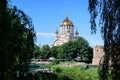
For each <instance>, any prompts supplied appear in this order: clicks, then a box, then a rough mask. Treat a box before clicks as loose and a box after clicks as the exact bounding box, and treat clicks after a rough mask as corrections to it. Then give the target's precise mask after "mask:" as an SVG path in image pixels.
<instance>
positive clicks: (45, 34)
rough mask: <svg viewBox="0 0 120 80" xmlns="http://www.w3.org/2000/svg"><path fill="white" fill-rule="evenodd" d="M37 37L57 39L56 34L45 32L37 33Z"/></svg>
mask: <svg viewBox="0 0 120 80" xmlns="http://www.w3.org/2000/svg"><path fill="white" fill-rule="evenodd" d="M36 35H37V36H43V37H55V34H54V33H44V32H37V33H36Z"/></svg>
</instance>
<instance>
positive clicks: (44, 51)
mask: <svg viewBox="0 0 120 80" xmlns="http://www.w3.org/2000/svg"><path fill="white" fill-rule="evenodd" d="M41 54H42V55H43V57H42V58H49V57H50V47H49V45H43V46H42V48H41Z"/></svg>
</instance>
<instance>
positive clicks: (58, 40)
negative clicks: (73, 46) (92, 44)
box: [54, 16, 79, 46]
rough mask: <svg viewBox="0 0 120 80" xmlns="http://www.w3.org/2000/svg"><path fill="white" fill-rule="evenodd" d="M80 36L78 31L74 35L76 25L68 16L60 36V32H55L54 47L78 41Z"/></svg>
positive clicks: (61, 27)
mask: <svg viewBox="0 0 120 80" xmlns="http://www.w3.org/2000/svg"><path fill="white" fill-rule="evenodd" d="M78 36H79V32H78V30H76V32H75V33H74V25H73V23H72V21H71V20H70V19H69V18H68V16H66V18H65V20H63V22H62V23H61V25H60V34H59V32H58V30H56V32H55V41H54V46H60V45H62V44H64V43H66V42H69V41H74V40H77V39H78Z"/></svg>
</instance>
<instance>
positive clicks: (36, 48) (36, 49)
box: [33, 45, 42, 58]
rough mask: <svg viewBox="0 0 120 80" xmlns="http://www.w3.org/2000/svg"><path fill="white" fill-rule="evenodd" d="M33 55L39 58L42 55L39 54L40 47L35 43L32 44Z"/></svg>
mask: <svg viewBox="0 0 120 80" xmlns="http://www.w3.org/2000/svg"><path fill="white" fill-rule="evenodd" d="M33 55H34V56H33V57H34V58H41V57H42V55H41V49H40V47H39V46H37V45H34V54H33Z"/></svg>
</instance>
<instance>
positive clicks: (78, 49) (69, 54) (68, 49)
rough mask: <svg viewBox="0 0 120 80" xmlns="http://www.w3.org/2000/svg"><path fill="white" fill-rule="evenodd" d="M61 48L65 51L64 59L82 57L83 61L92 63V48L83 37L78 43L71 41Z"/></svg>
mask: <svg viewBox="0 0 120 80" xmlns="http://www.w3.org/2000/svg"><path fill="white" fill-rule="evenodd" d="M61 47H62V49H63V57H64V58H66V59H68V60H71V59H74V58H76V57H77V56H78V55H80V56H81V58H82V60H84V61H92V48H91V47H90V46H89V44H88V42H87V41H86V40H85V39H84V38H83V37H79V38H78V40H76V41H69V42H67V43H65V44H63V45H62V46H61ZM78 53H79V54H78Z"/></svg>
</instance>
